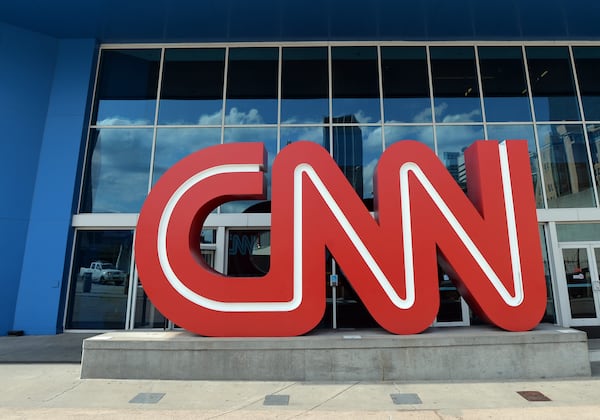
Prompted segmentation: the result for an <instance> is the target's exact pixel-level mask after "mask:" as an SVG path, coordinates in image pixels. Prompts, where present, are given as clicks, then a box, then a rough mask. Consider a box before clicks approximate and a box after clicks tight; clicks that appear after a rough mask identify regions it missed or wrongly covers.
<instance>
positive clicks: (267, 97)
mask: <svg viewBox="0 0 600 420" xmlns="http://www.w3.org/2000/svg"><path fill="white" fill-rule="evenodd" d="M278 56H279V51H278V49H277V48H232V49H230V50H229V67H228V70H227V114H226V116H225V123H226V124H230V125H234V124H275V123H277V71H278V70H277V68H278Z"/></svg>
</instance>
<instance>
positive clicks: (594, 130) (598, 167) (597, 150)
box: [588, 125, 600, 185]
mask: <svg viewBox="0 0 600 420" xmlns="http://www.w3.org/2000/svg"><path fill="white" fill-rule="evenodd" d="M588 136H589V140H590V151H591V152H592V162H593V164H594V168H593V170H594V178H595V179H596V185H600V125H590V126H589V127H588Z"/></svg>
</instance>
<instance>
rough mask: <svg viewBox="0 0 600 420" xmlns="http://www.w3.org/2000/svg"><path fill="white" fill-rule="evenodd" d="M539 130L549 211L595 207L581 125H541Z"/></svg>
mask: <svg viewBox="0 0 600 420" xmlns="http://www.w3.org/2000/svg"><path fill="white" fill-rule="evenodd" d="M537 129H538V138H539V141H540V160H541V162H542V171H543V174H544V183H545V184H546V185H545V187H546V196H547V198H548V207H550V208H557V207H591V206H594V193H593V189H592V179H591V174H590V168H589V165H588V155H587V150H586V146H585V139H584V137H583V128H582V127H581V125H578V124H575V125H566V124H557V125H538V127H537Z"/></svg>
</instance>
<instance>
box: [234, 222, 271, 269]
mask: <svg viewBox="0 0 600 420" xmlns="http://www.w3.org/2000/svg"><path fill="white" fill-rule="evenodd" d="M227 239H228V252H227V254H228V255H227V275H228V276H231V277H262V276H264V275H265V274H267V273H268V272H269V267H270V264H271V231H269V230H265V229H263V230H229V232H228V237H227Z"/></svg>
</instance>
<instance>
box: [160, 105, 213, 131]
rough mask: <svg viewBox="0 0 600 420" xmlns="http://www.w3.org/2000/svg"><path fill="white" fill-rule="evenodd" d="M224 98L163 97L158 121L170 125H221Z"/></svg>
mask: <svg viewBox="0 0 600 420" xmlns="http://www.w3.org/2000/svg"><path fill="white" fill-rule="evenodd" d="M222 108H223V101H222V100H211V101H208V100H175V99H161V101H160V109H159V112H158V123H159V124H168V125H194V124H199V125H221V109H222Z"/></svg>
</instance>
